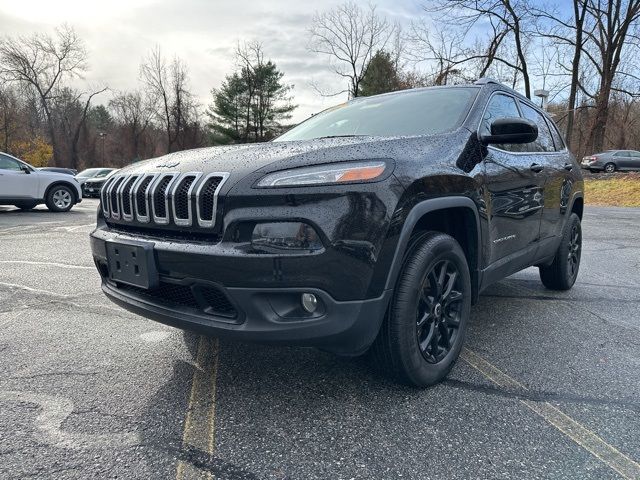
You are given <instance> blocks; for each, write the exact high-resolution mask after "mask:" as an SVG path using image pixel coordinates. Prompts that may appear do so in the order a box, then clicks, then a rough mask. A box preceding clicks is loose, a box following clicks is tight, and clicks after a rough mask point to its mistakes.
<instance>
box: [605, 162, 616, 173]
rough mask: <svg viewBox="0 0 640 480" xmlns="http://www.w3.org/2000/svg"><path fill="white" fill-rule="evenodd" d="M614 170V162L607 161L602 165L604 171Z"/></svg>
mask: <svg viewBox="0 0 640 480" xmlns="http://www.w3.org/2000/svg"><path fill="white" fill-rule="evenodd" d="M615 171H616V164H615V163H611V162H609V163H607V164H606V165H605V166H604V172H605V173H614V172H615Z"/></svg>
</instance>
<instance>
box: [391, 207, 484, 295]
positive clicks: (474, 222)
mask: <svg viewBox="0 0 640 480" xmlns="http://www.w3.org/2000/svg"><path fill="white" fill-rule="evenodd" d="M429 230H432V231H439V232H442V233H446V234H448V235H451V236H452V237H453V238H455V239H456V241H458V243H459V244H460V246H461V247H462V249H463V251H464V253H465V256H466V257H467V263H468V265H469V273H470V276H471V290H472V303H475V302H476V301H477V298H478V292H479V284H480V256H481V252H482V245H481V240H482V239H481V231H480V216H479V214H478V209H477V207H476V204H475V202H474V201H473V200H472V199H471V198H469V197H464V196H452V197H442V198H434V199H430V200H424V201H422V202H420V203H418V204H416V205H415V206H414V207H413V208H412V209H411V211H410V212H409V214H408V215H407V218H406V219H405V222H404V224H403V227H402V230H401V232H400V236H399V239H398V244H397V247H396V251H395V254H394V256H393V260H392V263H391V268H390V270H389V275H388V276H387V284H386V286H385V288H386V289H392V288H394V287H395V285H396V282H397V279H398V276H399V274H400V269H401V268H402V264H403V262H404V259H405V257H406V254H407V252H408V250H409V247H410V241H411V238H412V237H413V236H414V234H415V233H416V232H421V231H429Z"/></svg>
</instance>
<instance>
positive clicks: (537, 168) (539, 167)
mask: <svg viewBox="0 0 640 480" xmlns="http://www.w3.org/2000/svg"><path fill="white" fill-rule="evenodd" d="M529 169H530V170H531V171H532V172H536V173H539V172H541V171H542V170H543V169H544V167H543V166H542V165H539V164H537V163H532V164H531V166H530V167H529Z"/></svg>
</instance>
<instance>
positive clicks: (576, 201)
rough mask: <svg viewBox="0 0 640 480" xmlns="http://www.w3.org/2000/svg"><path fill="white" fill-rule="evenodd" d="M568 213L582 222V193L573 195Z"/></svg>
mask: <svg viewBox="0 0 640 480" xmlns="http://www.w3.org/2000/svg"><path fill="white" fill-rule="evenodd" d="M569 212H571V213H575V214H576V215H578V218H579V219H580V221H582V215H583V214H584V197H583V196H582V192H577V193H576V194H575V195H574V197H573V200H572V202H571V209H570V210H569Z"/></svg>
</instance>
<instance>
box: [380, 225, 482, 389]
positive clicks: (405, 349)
mask: <svg viewBox="0 0 640 480" xmlns="http://www.w3.org/2000/svg"><path fill="white" fill-rule="evenodd" d="M470 309H471V281H470V276H469V268H468V266H467V261H466V257H465V255H464V252H463V251H462V249H461V248H460V245H458V242H456V240H455V239H454V238H452V237H451V236H449V235H446V234H444V233H439V232H426V233H423V234H422V235H421V236H419V237H416V238H415V239H414V240H413V242H412V243H411V246H410V250H409V255H408V256H407V259H406V260H405V262H404V265H403V268H402V271H401V273H400V277H399V279H398V282H397V284H396V289H395V292H394V295H393V298H392V300H391V305H390V307H389V311H388V313H387V316H386V318H385V320H384V322H383V324H382V327H381V328H380V333H379V334H378V338H377V339H376V341H375V343H374V345H373V347H372V352H371V353H372V355H373V358H374V361H375V362H376V363H377V364H378V366H380V367H381V368H382V369H384V370H386V371H388V372H389V373H391V375H392V376H393V377H395V378H396V379H397V380H399V381H401V382H403V383H407V384H410V385H414V386H417V387H426V386H429V385H433V384H435V383H437V382H439V381H440V380H442V379H443V378H444V377H445V376H446V375H447V374H448V373H449V371H450V370H451V368H452V367H453V365H454V363H455V361H456V360H457V358H458V356H459V354H460V350H461V349H462V344H463V341H464V335H465V331H466V329H467V323H468V320H469V312H470Z"/></svg>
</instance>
